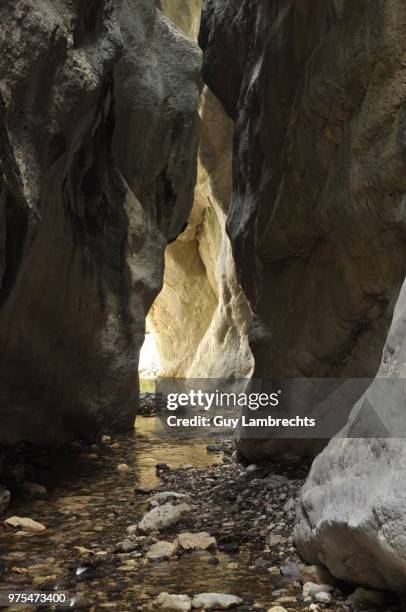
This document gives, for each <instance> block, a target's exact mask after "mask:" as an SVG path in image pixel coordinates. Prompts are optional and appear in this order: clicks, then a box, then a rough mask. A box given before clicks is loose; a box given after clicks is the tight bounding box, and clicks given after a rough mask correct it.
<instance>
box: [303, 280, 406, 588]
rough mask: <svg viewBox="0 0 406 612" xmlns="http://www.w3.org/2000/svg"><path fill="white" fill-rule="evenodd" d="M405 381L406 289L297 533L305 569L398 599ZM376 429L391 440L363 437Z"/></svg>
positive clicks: (405, 563)
mask: <svg viewBox="0 0 406 612" xmlns="http://www.w3.org/2000/svg"><path fill="white" fill-rule="evenodd" d="M405 376H406V285H404V286H403V289H402V291H401V294H400V297H399V300H398V303H397V305H396V309H395V313H394V317H393V322H392V326H391V330H390V333H389V337H388V341H387V343H386V346H385V350H384V355H383V359H382V363H381V366H380V369H379V371H378V374H377V377H376V379H375V380H374V382H373V383H372V385H371V386H370V388H369V389H368V390H367V391H366V393H365V394H364V395H363V396H362V397H361V398H360V400H359V401H358V402H357V404H356V405H355V406H354V409H353V411H352V413H351V417H350V419H349V422H348V424H347V426H346V427H345V429H344V430H343V431H342V432H341V433H340V435H339V436H338V437H336V438H335V439H333V440H332V441H331V442H330V444H329V445H328V446H327V448H326V449H325V450H324V451H323V452H322V453H321V454H320V455H319V456H318V457H317V458H316V460H315V462H314V464H313V466H312V469H311V472H310V475H309V478H308V480H307V482H306V484H305V486H304V488H303V491H302V494H301V499H300V522H299V524H298V526H297V528H296V543H297V545H298V547H299V551H300V552H301V554H302V555H303V556H304V557H305V558H306V559H308V560H309V561H311V562H315V563H322V564H324V565H325V566H327V567H328V569H329V570H330V571H331V573H332V574H334V575H335V576H337V577H338V578H341V579H344V580H347V581H349V582H357V583H361V584H363V585H365V586H372V587H375V588H382V589H385V588H389V589H393V590H395V591H398V592H399V593H402V594H403V595H405V594H406V586H405V585H406V541H405V533H406V515H405V510H404V509H405V504H406V491H405V486H404V482H405V478H406V444H405V437H404V436H405V430H406V426H405V414H404V412H405V402H404V378H405ZM377 425H379V426H380V427H381V428H385V429H382V431H385V430H386V431H389V432H390V433H391V434H392V436H393V437H391V438H389V437H387V438H385V437H380V438H376V437H361V436H368V435H369V436H373V435H377V433H376V432H377ZM395 436H397V437H395ZM401 436H403V437H401Z"/></svg>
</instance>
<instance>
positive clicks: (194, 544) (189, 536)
mask: <svg viewBox="0 0 406 612" xmlns="http://www.w3.org/2000/svg"><path fill="white" fill-rule="evenodd" d="M178 543H179V546H180V547H181V548H182V549H183V550H213V549H215V548H216V547H217V541H216V538H213V537H212V536H211V535H210V534H209V533H207V532H206V531H202V532H200V533H180V534H179V535H178Z"/></svg>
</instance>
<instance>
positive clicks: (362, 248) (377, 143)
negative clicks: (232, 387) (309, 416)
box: [199, 0, 406, 461]
mask: <svg viewBox="0 0 406 612" xmlns="http://www.w3.org/2000/svg"><path fill="white" fill-rule="evenodd" d="M405 23H406V7H405V5H404V4H403V3H402V2H401V1H399V0H394V1H393V2H390V3H382V4H380V5H379V6H378V5H376V4H374V3H370V2H368V1H367V0H361V1H360V2H356V3H354V2H353V3H350V2H345V3H344V2H335V1H332V0H328V1H326V2H311V3H301V2H294V3H291V4H286V3H280V2H270V3H261V2H254V3H252V2H249V1H248V0H241V1H236V0H218V1H209V2H206V3H205V4H204V6H203V13H202V22H201V28H200V34H199V43H200V46H201V47H202V49H203V53H204V59H203V76H204V79H205V82H206V84H207V85H208V86H209V87H210V89H211V90H212V91H213V93H214V94H215V95H216V96H217V97H218V98H219V99H220V100H221V102H222V104H223V106H224V108H225V110H226V111H227V113H228V115H229V116H230V117H231V118H232V119H233V120H234V122H235V129H234V153H233V194H232V199H231V205H230V208H229V210H228V215H227V230H228V235H229V237H230V240H231V244H232V249H233V254H234V258H235V265H236V271H237V278H238V280H239V282H240V283H241V285H242V288H243V290H244V293H245V295H246V296H247V298H248V300H249V303H250V306H251V308H252V310H253V322H252V325H251V328H250V333H249V338H250V346H251V349H252V352H253V354H254V358H255V370H254V374H253V376H254V377H256V376H258V377H259V378H261V377H264V378H267V377H268V378H270V377H272V378H281V379H284V378H287V377H289V378H292V379H294V378H303V377H305V378H307V377H309V378H310V377H311V378H317V377H321V378H334V377H339V378H344V377H346V376H353V377H369V376H374V375H375V373H376V370H377V368H378V366H379V360H380V354H381V350H382V347H383V344H384V342H385V339H386V335H387V331H388V326H389V321H390V316H391V311H392V308H393V304H394V299H395V296H396V294H397V291H398V288H399V285H400V283H401V282H402V280H403V275H404V261H405V255H406V250H405V242H404V240H403V237H402V236H401V234H402V231H403V230H402V231H401V232H399V228H401V227H402V228H403V225H404V214H403V208H402V207H403V194H404V193H405V192H406V178H405V173H404V171H403V166H404V163H403V156H404V151H403V145H401V146H400V145H399V137H400V136H399V135H400V133H401V130H402V128H401V125H402V116H403V115H402V113H403V111H402V110H401V108H402V102H401V101H402V100H403V96H404V91H403V82H404V77H405V72H406V67H405V65H404V63H403V60H402V58H403V57H404V54H405V50H406V41H405V38H404V37H403V36H402V35H401V31H402V27H403V25H405ZM400 24H401V25H400ZM371 41H373V43H372V44H371ZM378 66H379V68H378ZM333 74H334V78H331V75H333ZM394 194H398V195H394ZM372 245H379V246H372ZM360 393H362V391H361V392H360ZM360 393H358V394H357V393H356V394H355V396H354V397H352V398H350V399H349V401H348V402H347V404H346V405H345V404H343V405H342V406H341V409H345V410H346V411H347V414H348V413H349V411H350V409H351V407H352V405H353V403H354V401H356V399H358V397H359V395H360ZM317 404H318V402H315V403H314V405H315V406H317ZM306 409H308V405H307V406H306ZM294 414H296V412H295V413H294ZM344 422H345V421H344ZM323 445H324V442H320V444H315V443H314V441H307V440H300V441H299V442H297V441H295V440H294V439H293V438H292V437H290V438H289V440H288V439H285V440H283V441H281V440H276V439H275V440H272V439H264V440H258V439H250V438H248V437H247V436H244V432H242V435H241V439H240V440H239V441H238V447H239V449H240V451H241V452H242V453H243V454H244V455H245V456H246V457H247V458H249V459H251V460H254V461H255V460H256V459H261V458H264V457H266V456H271V455H275V454H278V453H280V452H286V451H287V450H292V451H293V450H294V452H295V453H299V454H300V453H303V454H305V453H310V454H312V453H316V452H318V451H319V450H320V449H321V448H322V447H323Z"/></svg>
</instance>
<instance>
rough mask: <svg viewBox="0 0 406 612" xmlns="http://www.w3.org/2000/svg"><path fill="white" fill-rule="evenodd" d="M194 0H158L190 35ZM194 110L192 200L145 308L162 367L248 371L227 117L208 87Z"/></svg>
mask: <svg viewBox="0 0 406 612" xmlns="http://www.w3.org/2000/svg"><path fill="white" fill-rule="evenodd" d="M186 4H187V6H186ZM200 5H201V2H190V3H189V2H188V3H185V2H183V1H181V0H175V1H174V2H162V8H163V10H164V11H165V12H166V14H167V15H168V16H169V17H170V18H171V19H172V20H173V21H174V22H175V23H176V24H177V25H178V26H179V27H180V28H182V29H183V30H184V32H185V33H186V34H187V35H188V36H189V37H191V38H193V37H194V36H195V35H196V29H195V24H196V23H198V22H199V18H200ZM201 116H202V134H201V141H200V149H199V168H198V179H197V184H196V190H195V201H194V206H193V210H192V214H191V216H190V218H189V222H188V227H187V229H186V230H185V232H184V233H183V234H182V235H181V236H180V237H179V238H178V240H177V241H176V242H174V243H173V244H171V245H170V246H169V247H168V249H167V251H166V258H165V280H164V286H163V290H162V293H161V294H160V295H159V297H158V299H157V300H156V302H155V303H154V306H153V308H152V310H151V315H150V317H151V323H152V326H153V327H154V328H155V330H156V332H157V344H158V346H159V351H160V354H161V362H162V370H161V374H162V375H164V376H179V377H189V378H200V377H201V378H208V377H219V378H227V377H228V376H230V375H236V376H248V375H249V373H250V372H251V370H252V365H253V364H252V355H251V351H250V349H249V346H248V328H249V323H250V318H251V314H250V310H249V307H248V305H247V301H246V298H245V296H244V294H243V292H242V290H241V287H240V285H239V283H238V282H237V279H236V273H235V266H234V261H233V257H232V253H231V245H230V241H229V239H228V237H227V235H226V231H225V217H226V213H227V209H228V206H229V202H230V198H231V155H232V134H233V124H232V121H231V120H230V119H229V118H228V117H227V116H226V114H225V113H224V110H223V109H222V107H221V104H220V103H219V102H218V100H217V99H216V98H215V97H214V96H213V94H212V93H211V92H210V91H206V92H205V94H204V96H203V97H202V103H201ZM160 330H165V333H159V331H160ZM185 330H187V333H185Z"/></svg>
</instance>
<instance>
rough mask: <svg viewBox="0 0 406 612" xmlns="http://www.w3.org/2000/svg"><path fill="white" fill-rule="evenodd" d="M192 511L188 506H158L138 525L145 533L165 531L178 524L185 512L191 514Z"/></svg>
mask: <svg viewBox="0 0 406 612" xmlns="http://www.w3.org/2000/svg"><path fill="white" fill-rule="evenodd" d="M190 510H191V507H190V506H189V505H188V504H179V505H178V506H174V505H173V504H169V503H167V504H163V506H157V507H156V508H153V510H150V511H149V512H147V514H145V515H144V517H143V518H142V519H141V521H140V522H139V523H138V529H139V530H140V531H144V532H149V531H155V530H157V531H158V530H160V529H164V528H165V527H169V526H170V525H174V524H175V523H177V522H178V521H179V519H180V518H181V517H182V515H183V514H185V512H190Z"/></svg>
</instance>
